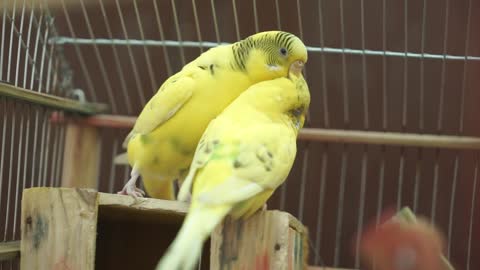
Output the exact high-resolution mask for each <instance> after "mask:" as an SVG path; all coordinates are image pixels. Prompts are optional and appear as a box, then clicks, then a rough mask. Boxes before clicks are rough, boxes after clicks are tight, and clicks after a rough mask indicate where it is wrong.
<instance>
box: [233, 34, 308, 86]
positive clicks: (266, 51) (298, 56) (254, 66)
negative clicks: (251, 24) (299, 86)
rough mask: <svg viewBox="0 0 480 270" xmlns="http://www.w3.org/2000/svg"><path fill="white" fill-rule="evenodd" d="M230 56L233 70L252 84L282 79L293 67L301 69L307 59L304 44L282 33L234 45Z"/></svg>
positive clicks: (256, 37) (261, 36)
mask: <svg viewBox="0 0 480 270" xmlns="http://www.w3.org/2000/svg"><path fill="white" fill-rule="evenodd" d="M233 52H234V58H235V62H236V64H235V66H236V67H237V68H239V69H241V70H243V71H244V72H246V73H247V74H248V76H249V77H250V78H251V79H252V81H254V82H259V81H264V80H271V79H275V78H279V77H285V76H287V75H288V73H289V70H290V68H291V66H292V64H293V63H296V65H297V67H298V65H301V66H302V67H303V65H304V64H305V63H306V62H307V59H308V54H307V48H306V47H305V44H303V42H302V41H301V40H300V39H299V38H298V37H297V36H295V35H293V34H290V33H287V32H282V31H268V32H261V33H257V34H255V35H252V36H250V37H248V38H246V39H244V40H241V41H239V42H237V43H235V44H234V46H233ZM300 70H301V69H300Z"/></svg>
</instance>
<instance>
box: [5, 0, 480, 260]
mask: <svg viewBox="0 0 480 270" xmlns="http://www.w3.org/2000/svg"><path fill="white" fill-rule="evenodd" d="M16 2H17V4H19V5H17V8H16V10H15V12H14V11H13V10H7V9H3V10H1V11H0V12H2V13H3V14H2V15H1V20H0V31H1V37H2V39H1V44H0V76H1V77H0V80H2V81H5V82H9V83H10V84H13V85H16V86H18V87H21V88H25V89H30V90H32V91H36V92H41V93H47V94H51V95H57V96H63V97H71V96H72V93H73V92H72V89H81V90H83V92H84V93H85V97H86V100H87V101H90V102H98V103H106V104H108V105H109V106H110V108H111V113H112V114H116V115H132V116H135V115H138V113H139V112H140V110H141V108H142V107H143V105H144V104H145V102H146V101H148V99H149V98H150V97H151V96H152V94H153V93H155V92H156V91H157V89H158V88H159V86H160V85H161V83H162V82H163V81H164V80H165V79H166V78H167V77H168V76H170V75H172V74H173V73H175V72H177V71H179V70H180V69H181V67H182V66H183V65H184V64H185V63H188V62H189V61H191V60H193V59H194V58H195V57H197V56H198V55H199V54H200V53H201V52H203V51H205V50H207V49H208V48H209V47H211V46H215V45H217V44H218V43H221V42H225V43H231V42H235V41H237V40H239V39H242V38H245V37H247V36H248V35H251V34H253V33H256V32H259V31H265V30H273V29H281V30H285V31H289V32H291V33H294V34H296V35H298V36H299V37H300V38H301V39H302V40H303V41H304V42H305V44H306V45H307V46H308V47H309V60H308V63H307V68H306V72H305V75H306V79H307V81H308V84H309V86H310V91H311V95H312V104H311V107H310V123H308V125H307V127H309V128H334V129H345V130H368V131H392V132H408V133H428V134H442V135H458V136H477V137H478V136H480V125H479V123H478V120H477V117H478V116H479V107H480V106H478V103H479V102H480V91H479V89H478V86H479V85H480V77H479V76H478V75H477V74H480V35H478V34H476V32H477V31H476V26H478V25H479V23H480V2H479V1H473V0H456V1H452V0H441V1H437V0H422V1H408V0H403V1H400V0H394V1H386V0H369V1H365V0H318V1H314V0H303V1H302V0H297V1H287V0H262V1H255V0H253V1H235V0H232V1H214V0H211V1H207V0H178V1H173V0H172V1H155V0H153V1H150V0H148V1H147V0H123V1H119V0H109V1H101V0H99V1H81V0H80V1H78V3H77V4H75V5H73V4H72V5H70V4H69V3H67V4H65V5H64V3H62V2H63V1H61V0H60V1H56V2H58V3H55V4H51V5H50V6H48V8H47V9H42V10H31V9H24V8H23V5H21V3H22V0H17V1H16ZM69 2H70V1H69ZM0 104H1V105H0V111H2V117H1V118H0V119H1V120H0V121H1V122H0V123H1V124H0V134H1V136H2V137H1V139H0V143H1V148H0V150H1V152H0V155H1V156H0V158H1V159H0V177H1V180H2V182H1V185H0V188H1V190H0V196H1V197H0V221H1V222H0V240H2V239H1V237H2V236H3V241H11V240H18V239H19V230H18V226H19V211H20V200H19V198H21V191H22V189H23V188H25V187H30V186H44V185H47V186H56V185H59V183H60V177H61V170H62V168H61V161H62V154H63V140H64V136H65V129H64V127H63V125H60V124H52V123H51V122H50V121H49V115H50V113H51V112H52V110H51V109H47V108H46V107H44V106H36V105H30V104H26V103H23V102H19V101H16V100H14V99H9V98H4V97H0ZM205 106H208V104H205ZM128 131H129V130H128V129H112V128H102V129H101V138H102V143H101V155H102V158H101V165H100V166H101V167H100V168H101V171H100V176H99V178H98V189H99V190H100V191H103V192H116V191H119V190H120V189H121V188H122V186H123V184H124V183H125V181H126V180H127V179H128V173H129V168H126V167H123V166H114V165H113V164H112V158H113V157H114V156H115V155H116V154H119V153H121V152H123V150H122V149H121V143H122V141H123V139H124V137H125V135H126V134H127V132H128ZM12 146H13V147H12ZM299 146H300V150H299V152H298V156H297V160H296V163H295V167H294V169H293V171H292V172H291V174H290V177H289V179H288V180H287V182H286V184H285V185H283V186H282V188H281V189H279V190H278V191H277V192H276V193H275V195H274V196H273V197H272V198H271V200H270V202H269V204H268V207H269V208H275V209H282V210H285V211H288V212H290V213H292V214H293V215H294V216H296V217H297V218H299V219H300V220H301V221H302V222H303V223H304V224H306V226H308V228H309V230H310V238H311V241H312V247H314V249H315V250H316V251H313V250H312V252H311V256H310V257H311V264H315V265H319V264H320V263H321V261H320V258H319V256H318V255H320V256H321V258H322V259H323V263H325V264H326V265H329V266H336V267H344V268H359V266H360V264H359V260H358V257H357V256H355V254H354V252H353V251H354V248H353V245H352V243H353V240H355V232H356V231H358V230H361V229H362V228H363V226H364V225H365V224H366V223H367V222H370V221H371V220H372V219H373V220H375V217H377V215H378V214H379V213H380V212H381V211H382V210H383V209H385V208H386V207H400V206H410V207H411V208H412V209H413V210H414V211H415V212H416V213H418V214H421V215H426V216H428V217H430V218H431V220H432V221H433V222H434V223H436V224H437V225H438V226H440V228H441V229H442V231H443V232H444V233H445V235H446V237H447V240H448V248H447V250H446V254H447V256H448V257H449V258H450V260H451V261H452V262H453V264H454V265H455V266H457V269H478V268H479V267H480V258H478V256H477V257H476V256H473V255H474V254H475V252H474V251H475V250H478V249H479V248H480V241H479V240H480V230H479V229H478V228H479V226H480V213H479V211H480V210H479V206H480V203H479V200H478V196H477V198H475V196H476V195H478V190H479V188H478V184H477V168H478V152H477V151H473V150H445V149H436V148H413V147H400V146H389V145H384V146H383V145H361V144H347V143H345V144H334V143H323V142H318V141H307V140H302V141H300V142H299ZM1 232H4V235H2V234H1ZM315 253H317V254H315ZM10 267H13V268H15V267H16V262H13V263H12V262H7V263H3V266H2V269H10Z"/></svg>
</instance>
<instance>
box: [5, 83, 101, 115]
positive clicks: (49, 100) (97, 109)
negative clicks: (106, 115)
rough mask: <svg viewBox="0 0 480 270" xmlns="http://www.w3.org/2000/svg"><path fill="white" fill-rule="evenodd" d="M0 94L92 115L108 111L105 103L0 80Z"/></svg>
mask: <svg viewBox="0 0 480 270" xmlns="http://www.w3.org/2000/svg"><path fill="white" fill-rule="evenodd" d="M0 96H6V97H9V98H13V99H17V100H22V101H25V102H29V103H33V104H38V105H43V106H46V107H50V108H53V109H59V110H63V111H68V112H76V113H81V114H89V115H92V114H96V113H102V112H106V111H108V106H107V105H105V104H100V103H88V102H79V101H76V100H73V99H68V98H62V97H57V96H53V95H49V94H44V93H39V92H35V91H31V90H27V89H23V88H20V87H16V86H13V85H11V84H8V83H5V82H0Z"/></svg>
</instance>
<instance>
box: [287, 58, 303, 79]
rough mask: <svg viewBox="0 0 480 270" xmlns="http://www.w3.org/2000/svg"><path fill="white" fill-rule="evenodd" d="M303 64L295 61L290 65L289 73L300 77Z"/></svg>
mask: <svg viewBox="0 0 480 270" xmlns="http://www.w3.org/2000/svg"><path fill="white" fill-rule="evenodd" d="M304 65H305V64H304V63H303V62H302V61H295V62H293V63H292V64H291V65H290V69H289V73H293V74H294V75H295V76H300V74H301V73H302V70H303V66H304Z"/></svg>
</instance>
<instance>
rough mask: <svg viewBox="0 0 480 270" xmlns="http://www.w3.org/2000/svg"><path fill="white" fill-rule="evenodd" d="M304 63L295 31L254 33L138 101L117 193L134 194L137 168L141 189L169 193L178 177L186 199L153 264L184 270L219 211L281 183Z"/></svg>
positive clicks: (240, 214)
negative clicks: (180, 220) (179, 221)
mask: <svg viewBox="0 0 480 270" xmlns="http://www.w3.org/2000/svg"><path fill="white" fill-rule="evenodd" d="M306 61H307V49H306V47H305V45H304V44H303V42H302V41H301V40H300V39H299V38H298V37H296V36H294V35H292V34H290V33H287V32H282V31H269V32H262V33H258V34H255V35H252V36H250V37H248V38H246V39H244V40H241V41H238V42H236V43H233V44H231V45H224V46H218V47H215V48H212V49H210V50H208V51H206V52H205V53H203V54H201V55H200V56H199V57H198V58H197V59H195V60H193V61H192V62H190V63H189V64H187V65H186V66H185V67H183V69H182V70H181V71H179V72H178V73H177V74H175V75H173V76H171V77H170V78H168V79H167V80H166V81H165V82H164V83H163V85H162V86H161V87H160V89H159V91H158V92H157V93H156V94H155V95H154V96H153V97H152V98H151V99H150V101H149V102H148V103H147V104H146V106H145V108H144V109H143V111H142V112H141V114H140V115H139V117H138V119H137V121H136V123H135V126H134V128H133V130H132V131H131V132H130V134H129V135H128V136H127V138H126V139H125V142H124V147H126V148H127V157H128V163H129V164H130V165H131V166H132V173H131V178H130V180H129V181H128V182H127V184H126V185H125V187H124V188H123V190H122V191H121V192H119V193H121V194H128V195H132V196H135V197H137V196H142V195H143V194H144V193H143V191H142V190H140V189H139V188H137V187H136V181H137V179H138V177H139V176H140V175H141V176H142V179H143V182H144V186H145V189H146V191H147V192H148V194H149V195H150V196H152V197H155V198H161V199H174V198H175V196H174V180H179V181H180V182H182V184H181V188H180V191H179V194H178V200H181V201H186V200H189V199H190V200H191V204H190V208H189V211H188V214H187V217H186V218H185V221H184V224H183V225H182V228H181V229H180V231H179V233H178V235H177V238H176V239H175V240H174V242H173V243H172V245H171V246H170V248H169V250H168V251H167V253H166V254H165V255H164V257H163V258H162V259H161V261H160V262H159V264H158V266H157V269H159V270H179V269H188V270H189V269H193V268H194V267H195V264H196V262H197V261H198V259H199V256H200V254H201V250H202V246H203V243H204V241H205V240H206V239H207V238H208V236H209V235H210V233H211V232H212V231H213V230H214V228H215V227H216V226H217V225H218V224H219V223H220V222H221V221H222V220H223V218H224V217H225V216H227V215H229V214H230V215H232V216H233V217H234V218H246V217H248V216H250V215H252V214H253V213H255V212H256V211H257V210H258V209H260V208H261V207H262V206H263V205H264V204H265V202H266V201H267V200H268V198H269V197H270V196H271V195H272V193H273V192H274V191H275V189H276V188H277V187H278V186H279V185H281V183H282V182H283V181H285V179H286V177H287V176H288V173H289V172H290V169H291V167H292V165H293V162H294V159H295V155H296V138H297V134H298V131H299V130H300V129H301V128H302V126H303V124H304V121H305V115H306V112H307V110H308V106H309V104H310V93H309V90H308V86H307V83H306V82H305V80H304V78H303V76H302V68H303V66H304V63H306ZM202 134H203V135H202ZM123 157H125V155H124V156H123ZM123 162H125V160H124V161H123ZM117 163H122V157H120V158H119V159H117ZM190 193H191V195H190ZM190 196H191V198H190Z"/></svg>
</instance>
